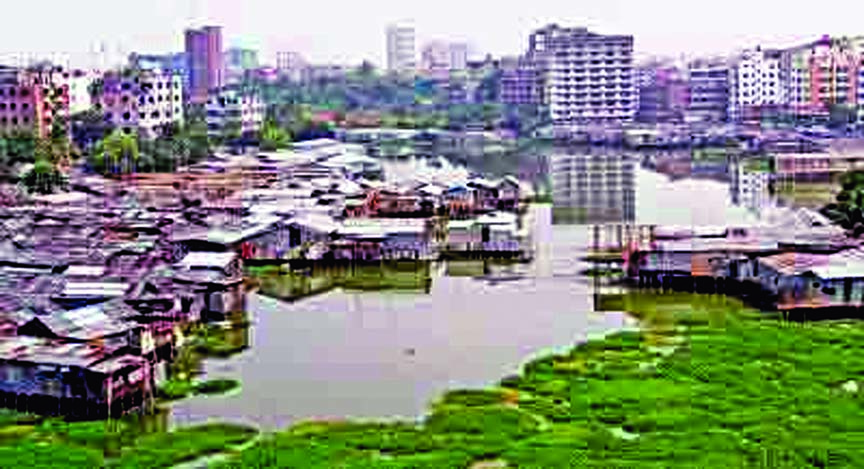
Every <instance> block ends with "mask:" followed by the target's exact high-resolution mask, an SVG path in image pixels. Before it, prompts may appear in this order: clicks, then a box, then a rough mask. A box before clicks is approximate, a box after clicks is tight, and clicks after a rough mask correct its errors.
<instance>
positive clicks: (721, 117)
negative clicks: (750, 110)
mask: <svg viewBox="0 0 864 469" xmlns="http://www.w3.org/2000/svg"><path fill="white" fill-rule="evenodd" d="M729 74H730V72H729V64H728V62H727V61H726V60H724V59H697V60H694V61H692V62H690V63H689V64H688V74H687V75H688V85H689V88H690V106H689V109H688V110H687V115H686V119H687V120H688V121H691V122H725V121H726V120H727V117H728V110H729Z"/></svg>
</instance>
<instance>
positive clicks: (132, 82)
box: [97, 70, 183, 137]
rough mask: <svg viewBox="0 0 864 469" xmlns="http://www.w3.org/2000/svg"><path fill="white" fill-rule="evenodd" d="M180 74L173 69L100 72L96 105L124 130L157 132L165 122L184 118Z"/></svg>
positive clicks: (107, 117) (180, 120)
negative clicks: (101, 73)
mask: <svg viewBox="0 0 864 469" xmlns="http://www.w3.org/2000/svg"><path fill="white" fill-rule="evenodd" d="M182 100H183V78H182V77H181V76H180V74H179V73H177V72H174V71H172V70H162V71H160V70H125V71H123V72H116V71H112V72H107V73H105V74H104V75H103V76H102V92H101V94H100V95H99V96H98V97H97V104H98V106H97V107H98V108H99V109H100V110H101V111H102V112H103V113H104V115H105V121H106V122H110V123H111V124H112V125H114V126H116V127H117V128H120V129H122V130H123V131H124V132H126V133H134V132H136V131H137V132H140V133H142V134H143V135H146V136H150V137H153V136H156V135H157V131H158V129H159V128H160V127H161V126H162V125H165V124H170V123H172V122H182V121H183V101H182Z"/></svg>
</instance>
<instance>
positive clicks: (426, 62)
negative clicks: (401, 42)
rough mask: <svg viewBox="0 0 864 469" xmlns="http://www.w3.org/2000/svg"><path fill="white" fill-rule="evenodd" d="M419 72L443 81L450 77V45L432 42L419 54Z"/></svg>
mask: <svg viewBox="0 0 864 469" xmlns="http://www.w3.org/2000/svg"><path fill="white" fill-rule="evenodd" d="M420 70H421V71H422V72H423V73H424V74H425V75H427V76H429V77H430V78H432V79H435V80H438V81H444V80H446V79H447V78H448V77H449V76H450V45H449V44H447V43H446V42H443V41H433V42H430V43H428V44H426V45H424V46H423V50H422V51H421V52H420Z"/></svg>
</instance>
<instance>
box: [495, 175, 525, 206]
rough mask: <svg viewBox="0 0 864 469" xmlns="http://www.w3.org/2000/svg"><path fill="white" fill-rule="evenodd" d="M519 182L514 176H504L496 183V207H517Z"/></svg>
mask: <svg viewBox="0 0 864 469" xmlns="http://www.w3.org/2000/svg"><path fill="white" fill-rule="evenodd" d="M520 188H521V184H520V183H519V179H517V178H516V177H515V176H509V175H508V176H505V177H504V178H502V179H501V180H500V181H498V183H497V189H498V201H497V207H496V208H497V209H498V210H506V211H514V210H516V209H518V208H519V200H520Z"/></svg>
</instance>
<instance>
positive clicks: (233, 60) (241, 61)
mask: <svg viewBox="0 0 864 469" xmlns="http://www.w3.org/2000/svg"><path fill="white" fill-rule="evenodd" d="M256 68H258V51H257V50H255V49H248V48H242V47H232V48H230V49H228V50H226V51H225V79H226V80H227V81H235V82H236V81H239V80H242V79H243V78H245V77H246V75H247V73H248V72H249V71H251V70H255V69H256Z"/></svg>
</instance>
